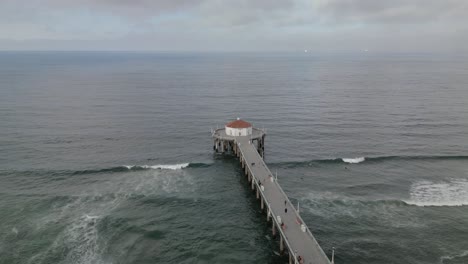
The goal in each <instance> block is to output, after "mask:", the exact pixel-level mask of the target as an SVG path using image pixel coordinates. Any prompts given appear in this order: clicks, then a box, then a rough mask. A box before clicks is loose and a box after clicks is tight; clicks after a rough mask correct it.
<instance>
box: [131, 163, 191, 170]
mask: <svg viewBox="0 0 468 264" xmlns="http://www.w3.org/2000/svg"><path fill="white" fill-rule="evenodd" d="M189 165H190V163H180V164H172V165H124V167H125V168H127V169H129V170H133V169H153V170H158V169H159V170H180V169H183V168H186V167H188V166H189Z"/></svg>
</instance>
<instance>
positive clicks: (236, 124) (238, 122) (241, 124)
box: [226, 119, 252, 128]
mask: <svg viewBox="0 0 468 264" xmlns="http://www.w3.org/2000/svg"><path fill="white" fill-rule="evenodd" d="M226 126H227V127H231V128H248V127H251V126H252V124H250V123H249V122H246V121H244V120H240V119H237V120H234V121H231V122H229V123H227V124H226Z"/></svg>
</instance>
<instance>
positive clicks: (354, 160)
mask: <svg viewBox="0 0 468 264" xmlns="http://www.w3.org/2000/svg"><path fill="white" fill-rule="evenodd" d="M342 160H343V161H344V162H346V163H360V162H363V161H365V160H366V158H364V157H359V158H342Z"/></svg>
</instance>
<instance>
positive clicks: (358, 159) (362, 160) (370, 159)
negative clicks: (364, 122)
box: [271, 155, 468, 166]
mask: <svg viewBox="0 0 468 264" xmlns="http://www.w3.org/2000/svg"><path fill="white" fill-rule="evenodd" d="M390 160H408V161H410V160H468V156H462V155H454V156H443V155H439V156H437V155H435V156H376V157H365V156H363V157H355V158H346V157H343V158H329V159H315V160H304V161H289V162H276V163H271V164H272V165H286V166H287V165H299V166H300V165H311V164H314V163H319V164H320V163H325V164H326V163H349V164H358V163H371V162H384V161H390Z"/></svg>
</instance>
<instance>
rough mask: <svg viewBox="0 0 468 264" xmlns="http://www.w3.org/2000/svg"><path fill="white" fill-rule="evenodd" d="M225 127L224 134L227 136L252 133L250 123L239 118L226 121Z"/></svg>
mask: <svg viewBox="0 0 468 264" xmlns="http://www.w3.org/2000/svg"><path fill="white" fill-rule="evenodd" d="M225 129H226V135H228V136H234V137H239V136H250V135H252V124H250V123H249V122H247V121H244V120H241V119H240V118H237V120H234V121H231V122H229V123H227V124H226V126H225Z"/></svg>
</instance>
